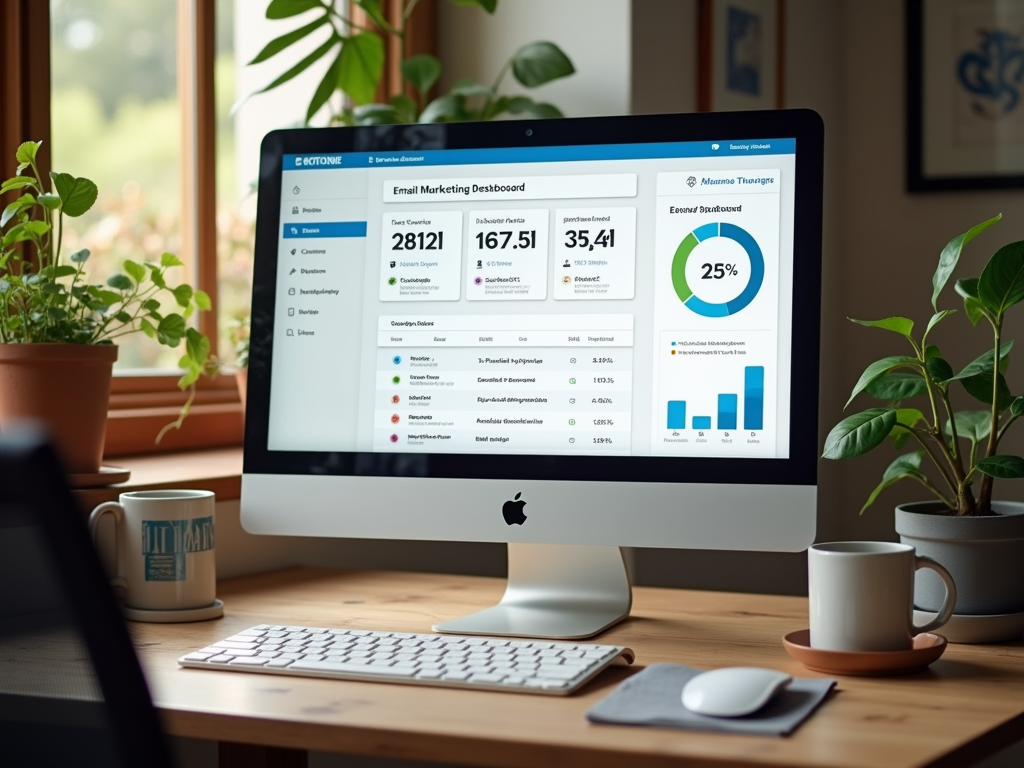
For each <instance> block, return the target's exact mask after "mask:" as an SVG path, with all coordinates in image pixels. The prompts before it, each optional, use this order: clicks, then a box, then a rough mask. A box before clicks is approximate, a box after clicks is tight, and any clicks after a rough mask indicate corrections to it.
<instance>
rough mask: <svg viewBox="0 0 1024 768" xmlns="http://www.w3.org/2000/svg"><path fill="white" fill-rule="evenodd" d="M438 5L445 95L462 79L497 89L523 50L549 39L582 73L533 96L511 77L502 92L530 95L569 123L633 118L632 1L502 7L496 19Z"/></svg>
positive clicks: (530, 1) (535, 1)
mask: <svg viewBox="0 0 1024 768" xmlns="http://www.w3.org/2000/svg"><path fill="white" fill-rule="evenodd" d="M438 6H439V9H440V19H439V28H438V40H439V48H440V51H441V59H442V61H443V63H444V71H443V74H442V78H441V91H442V92H444V91H445V90H447V89H448V88H450V87H451V85H452V84H453V83H454V82H455V81H456V80H458V79H459V78H462V77H471V78H474V79H475V80H477V81H479V82H482V83H486V84H488V85H490V84H491V83H493V82H494V79H495V78H496V77H497V76H498V73H499V72H500V71H501V68H502V67H503V66H504V65H505V62H506V61H508V59H509V57H510V56H511V55H512V54H513V53H514V52H515V50H516V49H517V48H518V47H519V46H521V45H523V44H525V43H529V42H533V41H535V40H549V41H551V42H553V43H555V44H557V45H558V46H559V47H560V48H561V49H562V50H564V51H565V52H566V54H567V55H568V56H569V58H570V59H572V62H573V64H574V65H575V67H576V74H574V75H572V76H571V77H568V78H565V79H563V80H558V81H556V82H554V83H551V84H550V85H546V86H542V87H541V88H538V89H534V90H533V91H528V90H526V89H524V88H522V87H521V86H520V85H519V84H518V83H517V82H516V81H515V79H514V78H513V77H512V76H511V74H510V75H508V76H507V77H506V78H505V80H504V82H503V84H502V91H503V92H505V93H528V94H529V95H531V96H532V97H533V98H535V99H536V100H538V101H549V102H551V103H552V104H554V105H555V106H557V107H559V108H560V109H561V110H562V111H563V112H564V113H565V114H566V115H568V116H570V117H585V116H588V115H624V114H626V113H628V112H629V99H630V2H629V0H503V1H502V2H500V3H499V4H498V10H497V12H496V13H495V14H494V15H488V14H487V13H485V12H484V11H482V10H480V9H479V8H469V7H462V6H457V5H455V4H454V3H449V2H441V3H439V4H438Z"/></svg>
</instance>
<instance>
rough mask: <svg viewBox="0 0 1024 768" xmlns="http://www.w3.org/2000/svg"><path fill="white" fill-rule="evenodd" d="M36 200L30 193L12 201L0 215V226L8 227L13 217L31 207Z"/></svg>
mask: <svg viewBox="0 0 1024 768" xmlns="http://www.w3.org/2000/svg"><path fill="white" fill-rule="evenodd" d="M35 201H36V199H35V198H34V197H32V195H30V194H24V195H22V196H21V197H19V198H18V199H17V200H14V201H12V202H11V204H10V205H8V206H7V207H6V208H4V212H3V214H2V215H0V227H6V226H7V222H8V221H10V220H11V219H13V218H14V217H15V216H17V215H18V214H19V213H21V212H22V211H24V210H25V209H26V208H29V207H30V206H31V205H32V204H33V203H34V202H35Z"/></svg>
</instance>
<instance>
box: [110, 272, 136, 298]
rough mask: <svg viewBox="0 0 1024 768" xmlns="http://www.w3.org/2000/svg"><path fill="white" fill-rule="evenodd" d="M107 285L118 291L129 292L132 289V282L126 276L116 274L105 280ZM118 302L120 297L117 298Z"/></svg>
mask: <svg viewBox="0 0 1024 768" xmlns="http://www.w3.org/2000/svg"><path fill="white" fill-rule="evenodd" d="M107 285H109V286H110V287H111V288H113V289H115V290H118V291H130V290H131V289H132V281H131V280H129V279H128V277H127V276H126V275H122V274H121V273H120V272H117V273H115V274H113V275H111V276H110V277H108V278H107ZM118 300H120V297H118Z"/></svg>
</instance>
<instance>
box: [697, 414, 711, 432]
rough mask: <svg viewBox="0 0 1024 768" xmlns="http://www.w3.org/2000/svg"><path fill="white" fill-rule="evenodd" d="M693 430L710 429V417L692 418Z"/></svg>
mask: <svg viewBox="0 0 1024 768" xmlns="http://www.w3.org/2000/svg"><path fill="white" fill-rule="evenodd" d="M693 428H694V429H711V417H710V416H694V417H693Z"/></svg>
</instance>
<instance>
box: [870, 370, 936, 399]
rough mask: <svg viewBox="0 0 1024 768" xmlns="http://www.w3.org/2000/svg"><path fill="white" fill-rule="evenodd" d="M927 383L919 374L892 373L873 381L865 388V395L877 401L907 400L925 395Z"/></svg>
mask: <svg viewBox="0 0 1024 768" xmlns="http://www.w3.org/2000/svg"><path fill="white" fill-rule="evenodd" d="M927 392H928V382H926V381H925V380H924V377H923V376H922V375H921V374H919V373H901V372H898V371H893V372H891V373H887V374H885V375H884V376H882V377H881V378H878V379H875V380H874V381H873V382H871V383H870V384H869V385H868V387H867V393H868V394H869V395H871V396H872V397H877V398H878V399H879V400H907V399H909V398H911V397H918V396H920V395H924V394H927Z"/></svg>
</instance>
